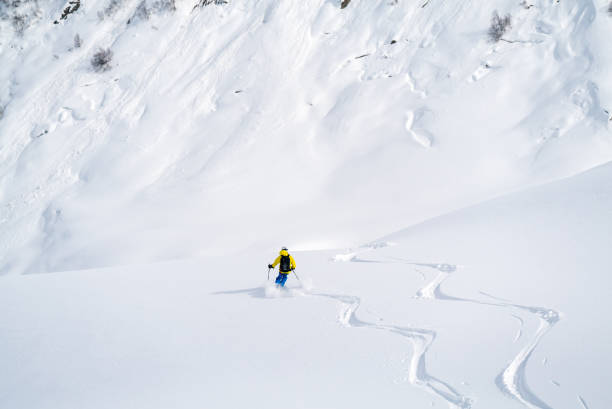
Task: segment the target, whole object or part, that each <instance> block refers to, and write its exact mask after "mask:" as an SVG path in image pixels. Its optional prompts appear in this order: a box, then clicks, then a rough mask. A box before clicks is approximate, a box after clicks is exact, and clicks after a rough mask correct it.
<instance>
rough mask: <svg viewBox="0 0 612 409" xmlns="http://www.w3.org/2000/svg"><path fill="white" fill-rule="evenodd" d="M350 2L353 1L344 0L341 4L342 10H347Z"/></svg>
mask: <svg viewBox="0 0 612 409" xmlns="http://www.w3.org/2000/svg"><path fill="white" fill-rule="evenodd" d="M350 2H351V0H342V3H340V8H341V9H345V8H346V6H348V5H349V3H350Z"/></svg>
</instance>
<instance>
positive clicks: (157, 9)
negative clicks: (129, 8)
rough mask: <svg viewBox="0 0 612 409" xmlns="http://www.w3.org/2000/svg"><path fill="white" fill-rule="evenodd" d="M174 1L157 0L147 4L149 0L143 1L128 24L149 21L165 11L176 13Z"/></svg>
mask: <svg viewBox="0 0 612 409" xmlns="http://www.w3.org/2000/svg"><path fill="white" fill-rule="evenodd" d="M174 1H175V0H155V1H148V2H147V0H142V1H141V2H140V4H139V5H138V7H136V11H134V14H133V15H132V17H130V19H129V20H128V22H127V23H128V24H132V23H135V22H137V21H138V20H148V19H149V18H150V17H151V15H153V14H159V13H163V12H165V11H175V10H176V5H175V3H174Z"/></svg>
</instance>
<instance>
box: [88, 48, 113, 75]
mask: <svg viewBox="0 0 612 409" xmlns="http://www.w3.org/2000/svg"><path fill="white" fill-rule="evenodd" d="M112 59H113V52H112V51H111V49H110V48H107V49H103V48H100V49H99V50H98V51H96V53H95V54H94V55H93V57H91V66H92V67H93V69H94V71H96V72H102V71H108V70H110V69H111V65H110V62H111V61H112Z"/></svg>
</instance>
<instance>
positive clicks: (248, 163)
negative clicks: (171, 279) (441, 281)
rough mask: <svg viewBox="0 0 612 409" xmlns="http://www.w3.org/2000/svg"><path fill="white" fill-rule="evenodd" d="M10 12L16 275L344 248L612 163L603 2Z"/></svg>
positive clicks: (611, 91) (140, 6)
mask: <svg viewBox="0 0 612 409" xmlns="http://www.w3.org/2000/svg"><path fill="white" fill-rule="evenodd" d="M14 3H15V2H6V1H5V2H2V3H0V4H2V6H0V7H2V11H1V13H2V16H3V17H2V26H1V27H2V34H1V64H0V81H1V83H2V95H0V99H1V105H2V106H3V115H2V120H1V121H0V189H1V190H0V195H1V196H0V198H1V200H2V207H1V209H0V211H1V216H0V223H2V229H1V231H0V258H1V263H0V264H1V266H2V267H1V269H2V271H4V272H40V271H60V270H65V269H77V268H89V267H96V266H108V265H116V264H125V263H134V262H151V261H155V260H166V259H174V258H182V257H189V256H193V255H197V254H200V255H202V254H220V253H227V252H228V251H238V250H240V249H243V248H246V247H248V246H253V245H262V244H270V243H275V244H280V243H289V244H291V245H293V247H295V246H296V245H297V246H298V247H300V248H321V247H327V248H328V247H330V246H340V245H341V246H344V245H347V244H354V243H358V242H359V241H362V240H368V239H370V238H371V237H376V236H381V235H384V234H386V233H388V232H389V231H393V230H397V229H398V228H401V227H405V226H408V225H410V224H413V223H415V222H419V221H423V220H425V219H427V218H429V217H433V216H436V215H439V214H442V213H445V212H448V211H451V210H453V209H457V208H460V207H464V206H466V205H469V204H473V203H477V202H479V201H481V200H483V199H487V198H491V197H494V196H498V195H501V194H504V193H506V192H509V191H514V190H517V189H520V188H522V187H524V186H527V185H533V184H536V183H541V182H544V181H548V180H554V179H556V178H559V177H564V176H569V175H572V174H575V173H577V172H579V171H582V170H585V169H588V168H590V167H592V166H594V165H596V164H600V163H604V162H606V161H608V160H610V159H611V158H612V145H611V143H610V141H611V138H610V137H611V131H610V121H609V116H610V115H609V114H608V113H607V112H609V111H610V109H612V84H611V81H612V80H611V78H610V76H609V74H608V73H609V72H611V71H612V52H610V47H609V38H610V37H611V35H612V19H611V18H610V17H609V15H608V13H607V11H606V10H607V9H606V8H607V4H606V2H604V1H599V2H593V1H587V0H581V1H560V2H559V1H549V0H541V1H533V2H530V3H528V4H527V3H523V4H519V2H518V1H515V0H512V1H506V0H503V1H501V0H498V1H489V2H486V3H483V4H479V3H475V2H473V1H452V2H451V1H445V2H443V1H406V0H402V1H391V0H388V1H364V0H359V1H358V0H354V1H351V2H348V5H347V6H346V7H345V8H340V2H339V1H336V0H334V1H332V0H309V1H283V2H279V1H273V0H259V1H255V0H250V1H229V2H227V3H226V2H200V3H199V6H198V4H196V2H195V1H178V0H177V1H176V2H174V1H171V0H167V1H150V0H148V1H142V0H123V1H119V0H112V1H111V0H108V1H96V2H93V1H80V2H75V1H72V2H68V3H66V2H64V1H49V2H41V1H21V2H16V3H17V4H18V5H17V6H13V5H11V4H14ZM77 3H78V6H79V7H76V4H77ZM205 3H210V4H205ZM75 8H76V10H74V9H75ZM495 10H497V11H498V12H499V14H500V15H505V14H510V15H511V17H512V26H511V28H509V29H508V30H507V31H506V33H505V34H504V35H503V37H502V39H501V40H500V41H498V42H494V43H493V42H491V41H490V38H489V36H488V34H487V30H488V29H489V26H490V19H491V15H492V13H493V12H494V11H495ZM72 11H74V12H72ZM16 16H21V17H16ZM62 16H65V19H61V17H62ZM16 21H17V22H16ZM54 21H57V22H58V24H53V22H54ZM19 22H22V24H20V23H19ZM18 28H19V29H18ZM100 49H103V50H110V52H111V53H112V58H111V60H110V62H109V63H108V64H107V65H104V64H102V65H100V64H99V65H98V69H97V70H96V69H94V67H92V64H91V61H92V58H93V56H94V54H96V52H97V51H98V50H100Z"/></svg>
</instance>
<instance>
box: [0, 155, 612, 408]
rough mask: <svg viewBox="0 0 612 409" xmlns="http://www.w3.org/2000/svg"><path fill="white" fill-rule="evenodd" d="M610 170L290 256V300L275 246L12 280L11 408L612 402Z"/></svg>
mask: <svg viewBox="0 0 612 409" xmlns="http://www.w3.org/2000/svg"><path fill="white" fill-rule="evenodd" d="M611 181H612V166H610V165H607V166H605V167H602V168H598V169H596V170H593V171H590V172H589V173H587V174H584V175H580V176H577V177H574V178H571V179H568V180H564V181H562V182H557V183H554V184H550V185H546V186H543V187H539V188H536V189H533V190H528V191H525V192H521V193H518V194H515V195H511V196H508V197H504V198H500V199H497V200H494V201H491V202H488V203H484V204H481V205H478V206H475V207H470V208H467V209H464V210H462V211H459V212H455V213H452V214H449V215H446V216H443V217H440V218H436V219H434V220H431V221H429V222H426V223H424V224H420V225H418V226H415V227H412V228H409V229H407V230H404V231H401V232H399V233H395V234H393V235H391V236H389V237H386V238H383V239H381V240H377V241H375V242H372V243H370V244H369V245H368V246H364V247H360V248H358V249H356V250H354V251H352V252H350V253H344V252H343V253H340V254H338V253H334V252H330V251H316V252H292V253H293V255H294V256H295V258H296V262H297V266H298V270H297V271H298V274H299V278H300V280H301V282H298V281H297V279H296V278H295V277H293V276H292V277H291V278H290V279H289V282H288V286H289V289H288V291H279V290H276V289H274V288H272V287H270V286H269V285H265V280H266V276H265V269H264V268H261V269H260V268H257V267H256V266H259V265H262V267H263V265H265V262H264V263H262V261H263V260H262V253H261V252H245V253H243V254H242V256H241V257H239V258H233V259H232V260H231V266H228V259H227V258H201V259H190V260H185V261H180V262H179V261H174V262H168V263H157V264H153V265H148V266H126V267H114V268H109V269H98V270H88V271H72V272H60V273H55V274H30V275H12V276H6V277H3V278H2V281H1V282H0V299H2V301H3V306H4V308H2V309H0V328H1V329H2V337H0V357H1V358H2V366H3V371H2V372H1V375H0V403H1V404H2V405H1V406H2V407H6V408H16V409H20V408H37V409H47V408H52V409H64V408H66V409H69V408H75V407H87V408H91V409H97V408H101V409H107V408H113V409H117V408H119V409H122V408H160V409H162V408H168V407H173V408H202V407H205V408H243V407H253V408H262V409H264V408H265V409H282V408H372V407H385V408H406V407H410V408H429V407H434V408H436V407H437V408H445V407H446V408H474V409H476V408H483V409H488V408H496V409H519V408H531V409H536V408H538V409H547V408H555V409H565V408H567V409H584V408H587V409H596V408H607V407H609V406H610V404H611V403H612V401H611V398H610V393H609V390H608V388H607V383H608V382H607V379H608V371H609V368H610V367H611V366H612V354H611V353H610V340H611V339H612V328H611V326H610V317H609V314H610V308H609V306H610V284H611V279H610V274H609V271H608V270H609V269H608V266H610V265H611V264H612V253H611V252H610V251H609V247H610V242H611V237H610V232H611V231H612V217H611V216H612V214H611V211H610V209H612V182H611ZM560 249H562V250H561V251H560ZM267 255H268V256H269V257H270V258H272V257H274V254H273V253H269V254H267ZM266 261H267V260H266Z"/></svg>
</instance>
